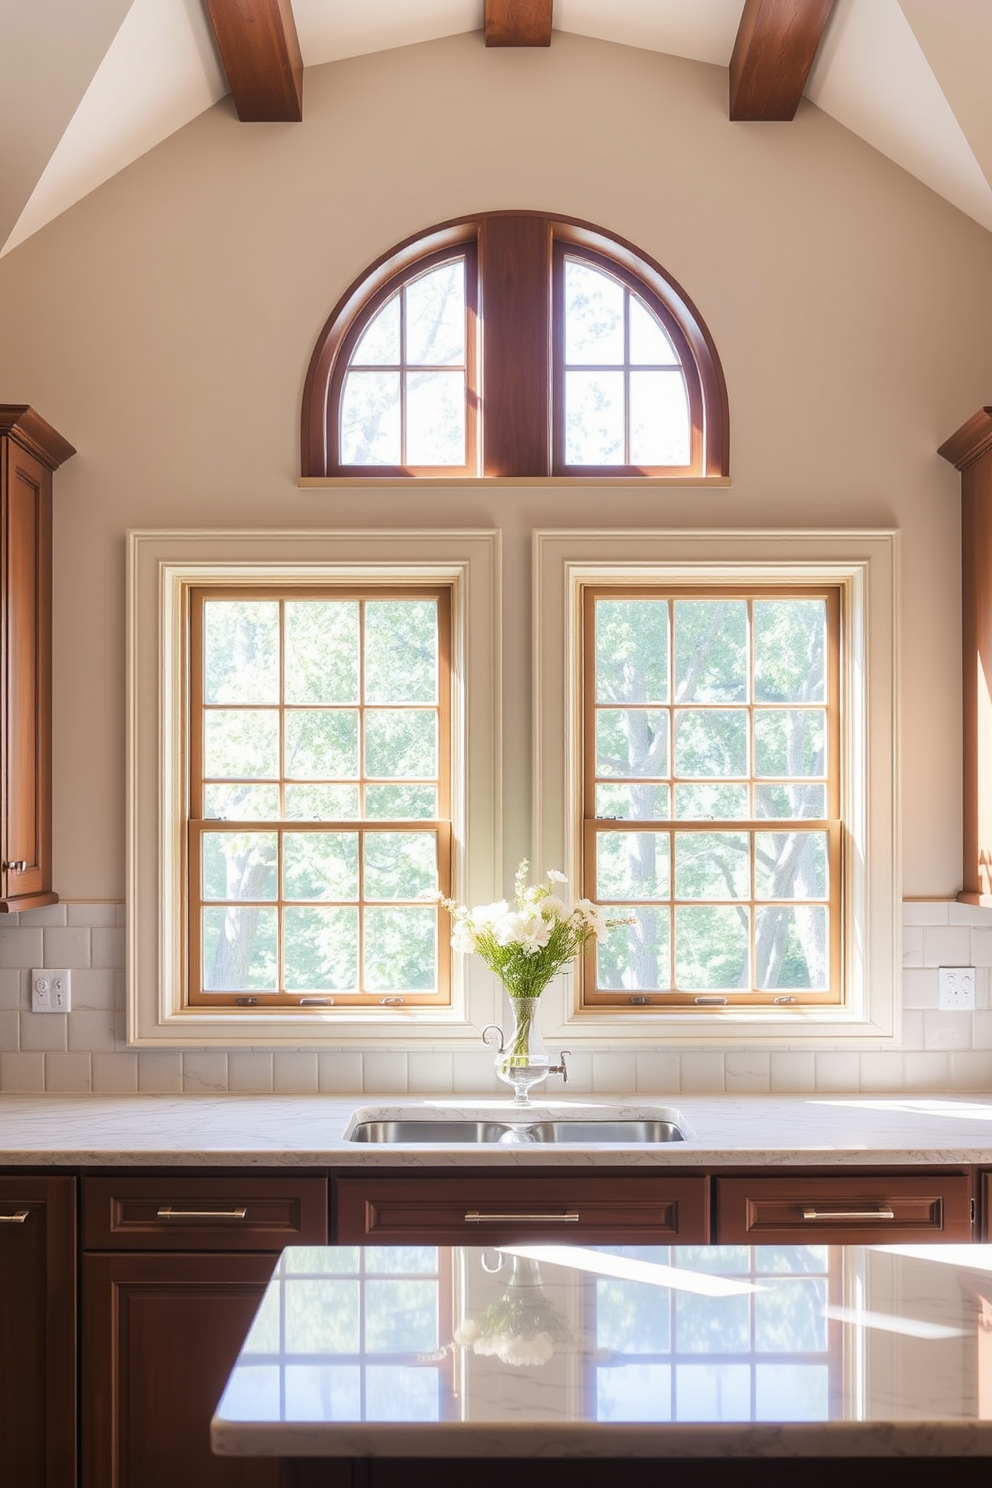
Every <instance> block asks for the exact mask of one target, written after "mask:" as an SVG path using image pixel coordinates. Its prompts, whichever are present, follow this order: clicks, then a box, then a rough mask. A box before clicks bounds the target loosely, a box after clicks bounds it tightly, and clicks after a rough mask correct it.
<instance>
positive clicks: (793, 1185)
mask: <svg viewBox="0 0 992 1488" xmlns="http://www.w3.org/2000/svg"><path fill="white" fill-rule="evenodd" d="M799 1235H805V1236H810V1237H812V1238H814V1239H817V1240H832V1241H835V1242H838V1241H843V1240H855V1241H857V1242H858V1243H859V1244H864V1245H879V1244H882V1245H884V1244H885V1243H886V1241H888V1240H892V1241H902V1242H909V1241H919V1240H970V1239H971V1182H970V1179H969V1177H968V1176H967V1174H964V1173H952V1174H937V1175H935V1176H932V1177H927V1176H917V1175H912V1174H910V1175H907V1176H905V1177H903V1176H902V1175H901V1174H899V1173H880V1174H878V1175H876V1176H871V1177H863V1176H859V1177H853V1176H852V1177H850V1178H846V1177H845V1178H819V1177H816V1176H813V1177H800V1176H799V1175H796V1176H794V1177H785V1176H783V1177H781V1178H778V1177H776V1178H717V1180H716V1238H717V1241H718V1242H719V1243H722V1244H726V1243H735V1244H739V1243H740V1242H742V1241H744V1242H750V1243H751V1244H758V1245H761V1244H768V1245H774V1244H777V1243H779V1242H781V1241H794V1240H795V1239H796V1237H797V1236H799Z"/></svg>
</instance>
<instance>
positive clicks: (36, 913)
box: [18, 904, 66, 929]
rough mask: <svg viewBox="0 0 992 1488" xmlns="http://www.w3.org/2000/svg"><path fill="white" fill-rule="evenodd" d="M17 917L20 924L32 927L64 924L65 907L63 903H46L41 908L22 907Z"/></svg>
mask: <svg viewBox="0 0 992 1488" xmlns="http://www.w3.org/2000/svg"><path fill="white" fill-rule="evenodd" d="M18 918H19V919H20V922H21V924H22V925H27V926H29V927H31V928H34V929H37V928H39V927H41V926H44V925H64V924H65V923H66V907H65V905H64V904H46V905H45V906H44V907H43V908H42V909H24V910H22V911H21V913H20V915H19V916H18Z"/></svg>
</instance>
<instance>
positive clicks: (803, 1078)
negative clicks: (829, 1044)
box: [768, 1049, 816, 1095]
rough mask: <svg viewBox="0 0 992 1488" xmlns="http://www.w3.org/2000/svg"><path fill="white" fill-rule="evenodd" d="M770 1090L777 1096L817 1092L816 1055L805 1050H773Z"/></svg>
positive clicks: (769, 1063)
mask: <svg viewBox="0 0 992 1488" xmlns="http://www.w3.org/2000/svg"><path fill="white" fill-rule="evenodd" d="M768 1088H769V1090H771V1091H773V1092H774V1093H775V1094H776V1095H778V1094H780V1093H781V1094H787V1093H789V1094H791V1093H792V1092H793V1091H804V1090H815V1089H816V1062H815V1055H814V1054H812V1053H811V1052H808V1051H807V1050H805V1049H790V1050H788V1051H779V1050H777V1049H776V1050H773V1052H772V1054H771V1057H770V1058H769V1060H768Z"/></svg>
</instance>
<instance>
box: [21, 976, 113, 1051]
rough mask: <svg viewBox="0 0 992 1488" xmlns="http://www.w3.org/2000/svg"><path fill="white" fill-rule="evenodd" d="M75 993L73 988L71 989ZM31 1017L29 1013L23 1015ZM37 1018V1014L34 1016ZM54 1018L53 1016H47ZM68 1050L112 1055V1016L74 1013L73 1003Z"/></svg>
mask: <svg viewBox="0 0 992 1488" xmlns="http://www.w3.org/2000/svg"><path fill="white" fill-rule="evenodd" d="M73 992H75V986H74V987H73ZM23 1016H24V1017H28V1018H29V1017H31V1016H32V1015H31V1014H30V1013H26V1014H23ZM35 1016H36V1017H37V1014H35ZM48 1016H49V1017H54V1014H49V1015H48ZM67 1022H68V1030H67V1031H68V1048H69V1049H70V1050H75V1051H77V1052H82V1051H83V1050H84V1049H85V1050H88V1051H89V1052H90V1053H93V1054H113V1052H114V1050H115V1049H116V1047H117V1040H116V1038H115V1037H114V1024H113V1015H112V1014H110V1013H107V1012H96V1013H88V1012H78V1013H77V1012H76V1010H75V1003H74V1004H73V1010H72V1012H71V1013H70V1014H69V1015H68V1019H67Z"/></svg>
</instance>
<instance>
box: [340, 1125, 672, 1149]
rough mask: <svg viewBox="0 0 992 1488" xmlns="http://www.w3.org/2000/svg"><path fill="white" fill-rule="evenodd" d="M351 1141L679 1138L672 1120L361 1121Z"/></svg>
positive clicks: (520, 1142)
mask: <svg viewBox="0 0 992 1488" xmlns="http://www.w3.org/2000/svg"><path fill="white" fill-rule="evenodd" d="M348 1140H349V1141H351V1142H417V1143H432V1142H486V1143H495V1144H496V1145H498V1146H500V1147H516V1146H525V1145H529V1144H531V1143H544V1142H547V1143H552V1142H610V1143H614V1144H615V1145H616V1146H619V1147H626V1146H628V1145H634V1144H638V1143H642V1142H682V1141H684V1140H685V1138H684V1136H683V1134H682V1132H681V1131H680V1130H679V1128H678V1127H677V1126H676V1125H675V1123H674V1121H622V1120H621V1121H581V1120H578V1121H532V1122H513V1123H510V1122H505V1121H458V1120H456V1121H417V1120H407V1119H404V1120H395V1121H362V1122H359V1123H358V1124H357V1125H356V1126H355V1127H354V1129H353V1130H352V1131H351V1132H349V1133H348Z"/></svg>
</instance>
